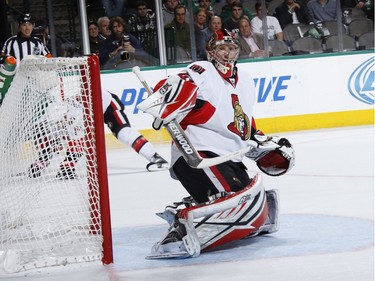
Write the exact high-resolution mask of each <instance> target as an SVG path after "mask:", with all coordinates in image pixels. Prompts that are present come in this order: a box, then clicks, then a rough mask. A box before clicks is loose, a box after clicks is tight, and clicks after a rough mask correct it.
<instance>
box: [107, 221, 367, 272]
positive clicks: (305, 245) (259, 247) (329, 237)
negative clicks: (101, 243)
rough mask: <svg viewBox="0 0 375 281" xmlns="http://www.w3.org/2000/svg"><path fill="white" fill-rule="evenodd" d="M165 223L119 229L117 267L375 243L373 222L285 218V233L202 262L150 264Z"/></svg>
mask: <svg viewBox="0 0 375 281" xmlns="http://www.w3.org/2000/svg"><path fill="white" fill-rule="evenodd" d="M167 227H168V225H167V223H165V224H162V225H153V226H143V227H126V228H115V229H113V244H114V259H115V266H120V267H121V268H123V269H125V270H137V269H150V268H157V267H158V268H159V267H171V266H186V265H195V264H200V265H201V264H209V263H217V262H226V261H234V260H236V261H239V260H258V259H267V258H278V257H291V256H305V255H314V254H328V253H330V254H332V253H342V252H350V251H355V250H360V249H363V248H367V247H370V246H373V245H374V223H373V222H372V221H368V220H363V219H358V218H349V217H338V216H326V215H304V214H298V215H294V214H291V215H281V216H280V230H279V231H278V232H276V233H273V234H272V235H264V236H260V237H254V238H250V239H243V240H240V241H236V242H232V243H229V244H227V245H225V246H222V247H220V248H218V249H217V250H214V251H210V252H206V253H203V254H201V255H200V256H199V257H197V258H188V259H166V260H146V259H145V256H146V255H147V254H149V251H150V249H151V247H152V245H153V243H154V242H156V241H158V240H159V239H161V237H162V236H163V235H164V234H165V233H166V231H167Z"/></svg>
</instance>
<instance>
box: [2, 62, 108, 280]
mask: <svg viewBox="0 0 375 281" xmlns="http://www.w3.org/2000/svg"><path fill="white" fill-rule="evenodd" d="M101 102H102V101H101V92H100V73H99V62H98V59H97V57H96V56H91V57H80V58H49V59H47V58H44V57H35V56H30V57H27V58H25V59H23V60H22V62H21V64H20V66H19V68H18V70H17V72H16V75H15V77H14V79H13V81H12V84H11V87H10V88H9V90H8V93H7V95H6V96H5V99H4V101H3V104H2V106H1V107H0V163H1V164H0V165H1V168H0V273H1V272H19V271H23V270H30V269H33V268H40V267H48V266H56V265H66V264H70V263H81V262H92V261H100V260H101V261H102V262H103V263H111V262H112V248H111V245H112V242H111V229H110V217H109V200H108V179H107V167H106V158H105V148H104V147H105V145H104V130H103V109H102V104H101Z"/></svg>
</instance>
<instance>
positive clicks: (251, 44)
mask: <svg viewBox="0 0 375 281" xmlns="http://www.w3.org/2000/svg"><path fill="white" fill-rule="evenodd" d="M239 27H240V33H239V35H238V37H237V39H238V42H239V43H240V58H249V57H250V58H255V57H264V56H265V51H264V44H263V38H262V36H260V35H259V34H257V35H254V34H253V32H252V30H251V23H250V20H249V19H247V18H246V17H242V18H240V20H239Z"/></svg>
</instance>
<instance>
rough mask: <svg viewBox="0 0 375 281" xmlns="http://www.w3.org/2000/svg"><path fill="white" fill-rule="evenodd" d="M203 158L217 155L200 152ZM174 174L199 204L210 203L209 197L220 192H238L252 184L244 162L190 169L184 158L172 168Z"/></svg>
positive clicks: (230, 162) (229, 162)
mask: <svg viewBox="0 0 375 281" xmlns="http://www.w3.org/2000/svg"><path fill="white" fill-rule="evenodd" d="M199 154H200V155H201V156H202V157H203V158H212V157H215V156H217V154H215V153H212V152H209V151H200V152H199ZM172 169H173V172H174V174H175V176H176V177H177V179H178V180H179V181H180V182H181V184H182V185H183V186H184V188H185V189H186V190H187V192H188V193H189V194H190V195H191V196H192V197H193V198H194V200H195V201H196V202H197V203H204V202H207V201H209V196H212V195H214V194H217V193H219V192H236V191H239V190H242V189H244V188H245V187H246V186H247V185H249V184H250V181H251V179H250V177H249V175H248V174H247V168H246V166H245V165H244V164H243V163H242V162H233V161H228V162H225V163H222V164H219V165H217V166H213V167H209V168H205V169H195V168H192V167H190V166H189V165H188V164H187V163H186V161H185V160H184V158H183V157H180V158H179V159H178V160H177V161H176V162H175V164H174V165H173V166H172Z"/></svg>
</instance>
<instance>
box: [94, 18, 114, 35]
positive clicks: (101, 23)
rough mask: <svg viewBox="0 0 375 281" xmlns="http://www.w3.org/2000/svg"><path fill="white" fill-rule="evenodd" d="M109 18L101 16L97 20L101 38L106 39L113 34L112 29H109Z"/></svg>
mask: <svg viewBox="0 0 375 281" xmlns="http://www.w3.org/2000/svg"><path fill="white" fill-rule="evenodd" d="M109 22H110V21H109V18H108V17H100V18H99V19H98V21H97V24H98V27H99V38H100V40H105V39H107V38H108V37H109V36H111V30H110V29H109Z"/></svg>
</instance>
